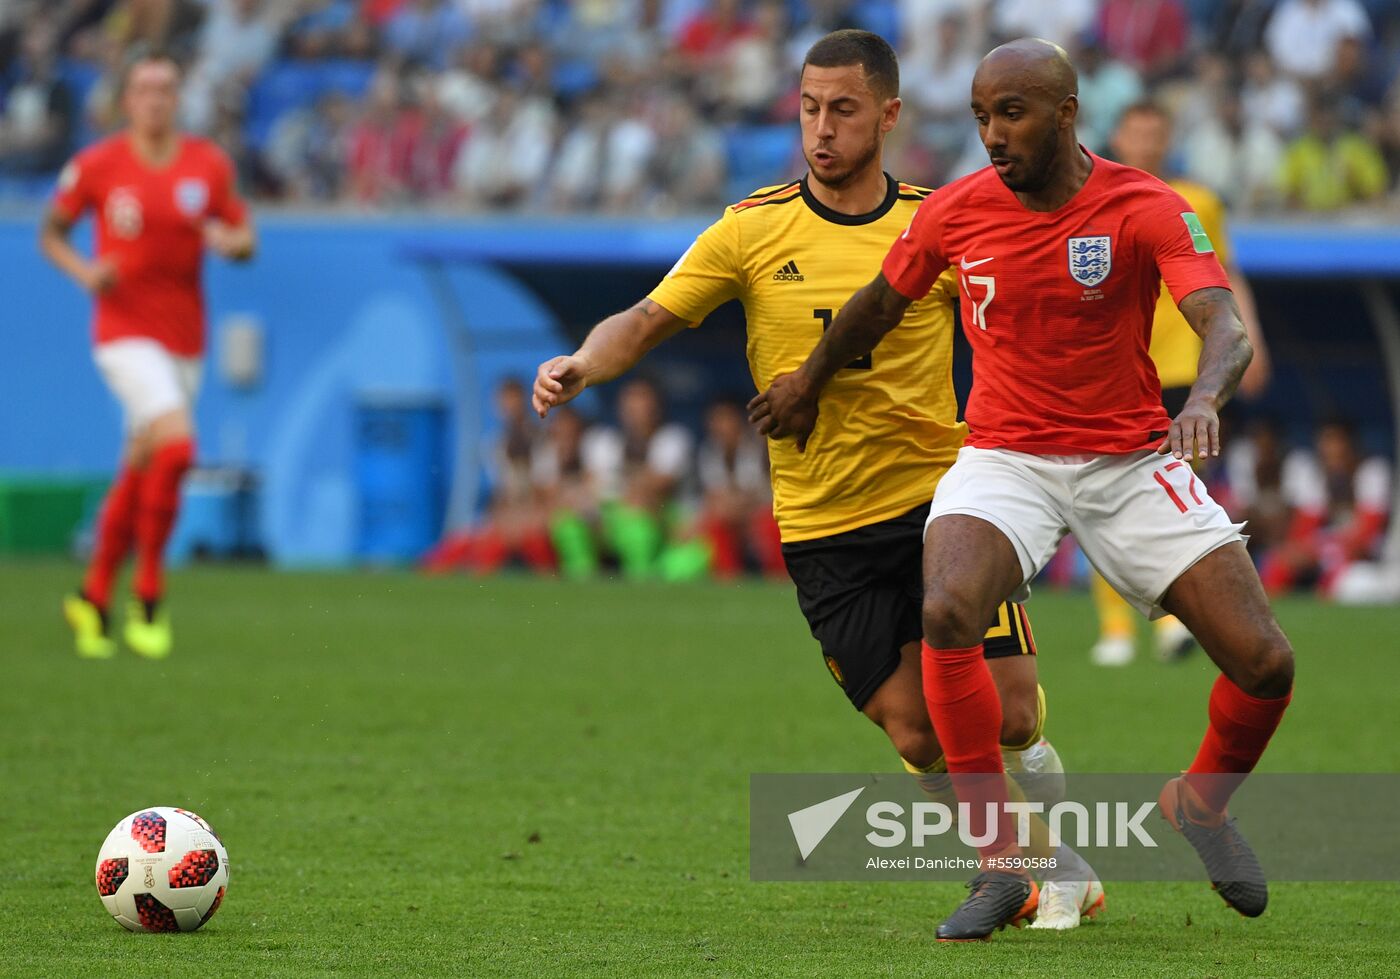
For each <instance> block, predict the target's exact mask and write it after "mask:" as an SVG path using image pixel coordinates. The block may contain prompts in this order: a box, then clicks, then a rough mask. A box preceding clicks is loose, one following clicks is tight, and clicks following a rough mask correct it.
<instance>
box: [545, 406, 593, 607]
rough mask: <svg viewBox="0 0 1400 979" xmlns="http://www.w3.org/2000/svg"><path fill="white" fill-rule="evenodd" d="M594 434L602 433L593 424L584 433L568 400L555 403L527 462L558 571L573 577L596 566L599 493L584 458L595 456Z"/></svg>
mask: <svg viewBox="0 0 1400 979" xmlns="http://www.w3.org/2000/svg"><path fill="white" fill-rule="evenodd" d="M600 437H603V438H606V436H603V435H602V433H601V432H600V431H599V430H596V429H595V430H594V431H593V433H589V432H588V431H587V427H586V425H585V423H584V420H583V418H582V416H581V415H579V413H578V412H577V411H575V410H574V408H573V407H572V406H571V405H565V406H563V407H562V408H555V409H554V410H553V411H551V412H550V413H549V424H548V427H547V428H546V430H545V438H544V440H543V441H541V442H539V443H537V445H536V446H535V451H534V453H533V455H532V459H531V463H530V480H531V483H532V485H533V486H534V490H535V494H536V498H537V499H538V501H539V505H540V509H541V512H542V513H543V514H544V516H545V519H546V520H547V521H548V525H549V536H550V541H551V543H552V544H553V546H554V552H555V554H556V555H557V557H558V561H559V570H560V571H562V572H563V574H564V576H565V577H567V578H572V579H575V580H578V579H583V578H589V577H592V576H593V574H594V573H595V572H596V571H597V570H598V546H597V539H596V527H597V524H598V520H599V507H600V504H601V500H602V493H601V488H600V486H599V474H598V473H597V471H596V469H595V470H590V468H589V465H588V463H589V460H590V458H591V459H594V460H596V459H597V456H598V454H599V453H598V450H597V448H596V446H597V445H598V444H599V438H600Z"/></svg>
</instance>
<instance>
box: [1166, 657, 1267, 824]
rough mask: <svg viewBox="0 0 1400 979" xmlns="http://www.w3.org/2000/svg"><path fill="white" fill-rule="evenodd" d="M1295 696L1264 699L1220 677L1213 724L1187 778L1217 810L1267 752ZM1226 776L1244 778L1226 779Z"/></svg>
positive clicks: (1212, 695)
mask: <svg viewBox="0 0 1400 979" xmlns="http://www.w3.org/2000/svg"><path fill="white" fill-rule="evenodd" d="M1292 699H1293V693H1292V691H1289V693H1288V694H1287V695H1285V696H1283V697H1279V698H1277V699H1274V700H1260V699H1259V698H1258V697H1251V696H1250V695H1249V694H1247V693H1245V692H1244V691H1243V690H1241V689H1240V688H1239V687H1237V686H1235V685H1234V684H1233V683H1232V682H1230V680H1229V678H1228V677H1226V676H1225V674H1223V673H1222V674H1221V675H1220V676H1218V677H1216V679H1215V686H1214V687H1212V688H1211V691H1210V727H1208V728H1207V729H1206V736H1205V737H1204V738H1203V739H1202V740H1201V747H1200V750H1198V751H1197V752H1196V760H1195V761H1193V762H1192V763H1191V767H1190V769H1188V770H1187V773H1186V781H1187V782H1188V783H1189V784H1190V786H1191V788H1192V789H1194V790H1195V792H1196V794H1197V795H1199V796H1200V797H1201V800H1202V801H1203V802H1205V804H1206V805H1207V806H1209V807H1210V808H1211V809H1212V810H1214V811H1215V812H1224V811H1225V804H1226V803H1228V802H1229V801H1230V796H1231V794H1233V793H1234V791H1235V789H1236V788H1238V787H1239V785H1240V783H1241V782H1243V781H1244V776H1246V775H1248V774H1249V773H1250V772H1251V771H1253V770H1254V766H1255V764H1256V763H1258V761H1259V757H1260V756H1261V755H1263V754H1264V748H1265V747H1267V746H1268V744H1269V739H1270V738H1271V737H1273V734H1274V731H1275V730H1276V729H1277V728H1278V724H1279V721H1280V720H1281V719H1282V718H1283V712H1284V709H1285V708H1286V707H1287V706H1288V702H1289V701H1290V700H1292ZM1224 774H1228V775H1238V776H1239V777H1238V778H1221V777H1220V776H1221V775H1224ZM1193 775H1204V776H1206V777H1204V778H1192V776H1193Z"/></svg>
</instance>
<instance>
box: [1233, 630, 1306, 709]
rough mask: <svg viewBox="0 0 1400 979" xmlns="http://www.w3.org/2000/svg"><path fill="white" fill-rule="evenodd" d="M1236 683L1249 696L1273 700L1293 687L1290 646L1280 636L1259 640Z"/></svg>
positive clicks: (1291, 650)
mask: <svg viewBox="0 0 1400 979" xmlns="http://www.w3.org/2000/svg"><path fill="white" fill-rule="evenodd" d="M1243 674H1244V675H1243V677H1241V680H1240V681H1237V685H1238V686H1239V688H1240V689H1241V690H1243V691H1244V692H1245V693H1247V694H1249V695H1250V696H1251V697H1258V698H1260V699H1261V700H1274V699H1276V698H1278V697H1283V696H1285V695H1286V694H1287V693H1288V691H1290V690H1292V689H1293V647H1292V646H1290V645H1289V644H1288V640H1287V639H1285V638H1283V636H1281V635H1280V636H1271V637H1268V638H1267V639H1264V640H1262V641H1261V642H1260V643H1259V645H1258V646H1257V647H1256V649H1255V652H1254V655H1253V656H1251V657H1250V660H1249V663H1248V665H1247V666H1246V668H1245V670H1244V671H1243Z"/></svg>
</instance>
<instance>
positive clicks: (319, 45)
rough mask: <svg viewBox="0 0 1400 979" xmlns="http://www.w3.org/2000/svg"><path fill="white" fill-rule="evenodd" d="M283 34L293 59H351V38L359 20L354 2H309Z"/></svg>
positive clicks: (341, 0) (314, 0)
mask: <svg viewBox="0 0 1400 979" xmlns="http://www.w3.org/2000/svg"><path fill="white" fill-rule="evenodd" d="M305 8H309V9H306V12H305V13H303V14H302V15H301V16H300V17H298V18H297V19H296V20H294V21H292V22H291V23H290V24H289V25H288V27H287V31H286V37H287V42H286V43H287V53H288V54H290V55H291V56H292V57H294V58H300V59H302V60H307V61H310V60H313V59H317V58H333V57H350V56H353V55H352V54H351V51H350V47H351V45H350V38H351V35H352V31H353V29H354V27H355V25H356V23H357V22H358V20H359V17H358V11H357V4H356V2H355V0H312V2H310V3H309V4H306V5H304V9H305Z"/></svg>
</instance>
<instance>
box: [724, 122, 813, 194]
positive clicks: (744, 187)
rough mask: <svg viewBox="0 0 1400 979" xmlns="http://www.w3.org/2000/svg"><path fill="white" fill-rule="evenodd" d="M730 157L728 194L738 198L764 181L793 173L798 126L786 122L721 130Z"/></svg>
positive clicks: (752, 190) (775, 179)
mask: <svg viewBox="0 0 1400 979" xmlns="http://www.w3.org/2000/svg"><path fill="white" fill-rule="evenodd" d="M724 145H725V154H726V156H727V157H728V160H729V182H728V185H727V193H728V197H729V198H730V199H731V200H739V199H740V198H743V197H747V196H748V195H749V194H751V193H753V192H754V190H755V189H757V188H759V187H762V186H764V185H765V184H775V183H779V182H780V181H783V180H786V179H788V178H789V177H791V176H794V172H793V165H792V164H793V160H794V158H795V156H796V154H797V147H798V134H797V127H796V126H792V125H787V124H782V125H768V126H732V127H730V128H729V129H727V130H725V133H724Z"/></svg>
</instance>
